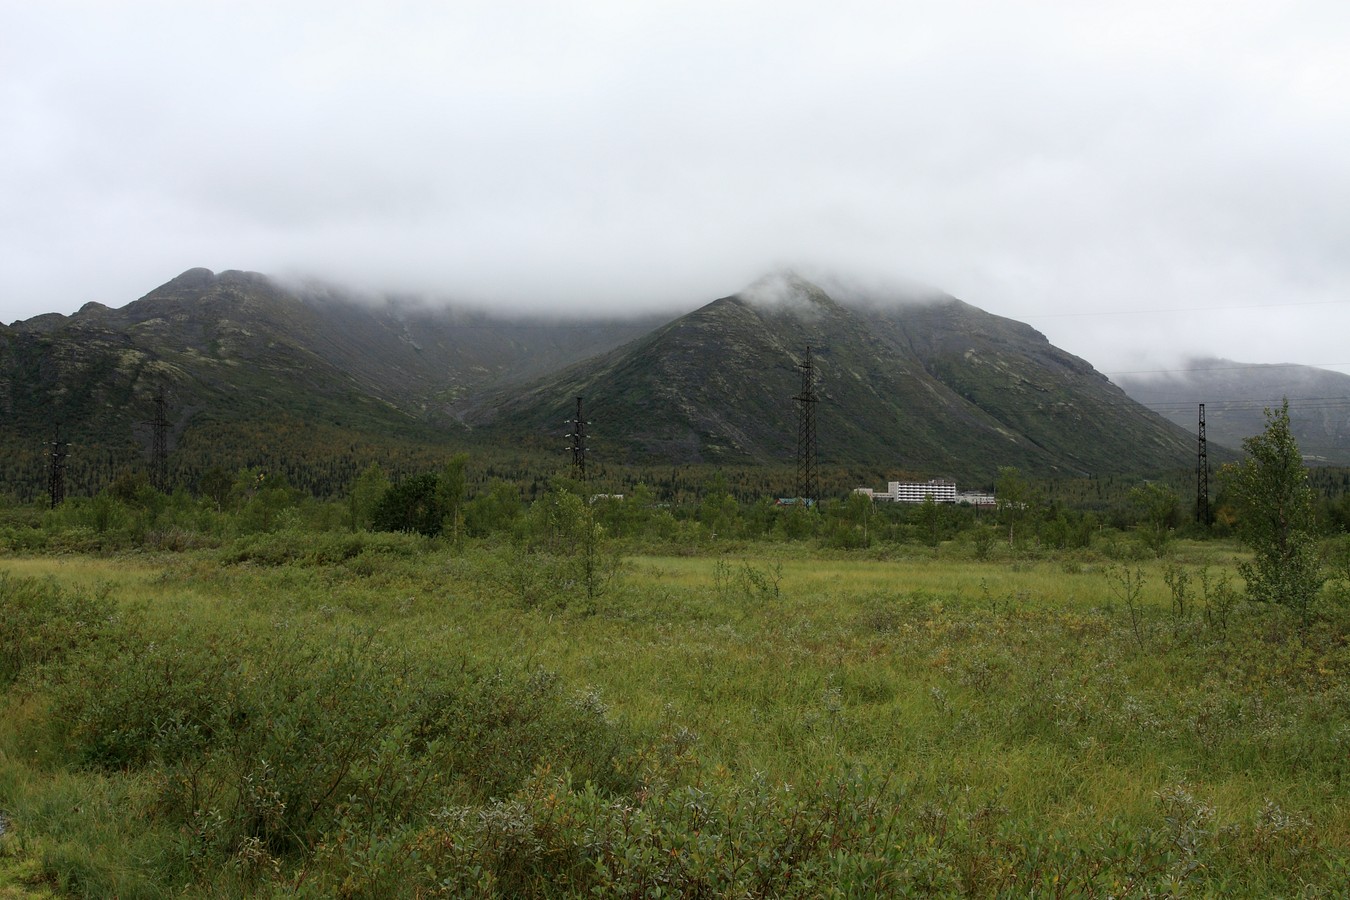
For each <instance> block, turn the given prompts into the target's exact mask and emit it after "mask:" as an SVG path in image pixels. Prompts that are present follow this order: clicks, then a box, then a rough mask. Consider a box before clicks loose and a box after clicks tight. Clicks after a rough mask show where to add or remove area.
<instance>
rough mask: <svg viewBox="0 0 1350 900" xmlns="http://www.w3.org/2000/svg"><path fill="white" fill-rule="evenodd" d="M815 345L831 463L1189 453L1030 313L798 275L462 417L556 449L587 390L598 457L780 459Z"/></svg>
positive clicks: (1155, 463)
mask: <svg viewBox="0 0 1350 900" xmlns="http://www.w3.org/2000/svg"><path fill="white" fill-rule="evenodd" d="M832 291H833V294H832ZM835 295H838V296H835ZM840 298H843V299H840ZM808 345H809V346H811V347H812V348H813V354H814V363H815V368H816V370H817V374H818V378H817V381H818V393H819V403H818V404H817V407H816V419H817V433H818V439H819V456H820V460H821V462H822V463H823V464H852V463H863V462H866V463H870V464H873V465H882V466H886V467H889V468H891V469H892V470H896V469H904V470H909V471H912V472H915V473H919V474H929V475H950V476H954V477H960V478H962V479H967V480H974V481H980V482H986V481H992V479H993V476H994V474H995V473H996V472H997V470H998V468H999V467H1000V466H1008V465H1011V466H1017V467H1019V468H1022V469H1023V470H1025V471H1029V472H1035V473H1038V474H1053V473H1058V474H1066V475H1068V474H1072V475H1082V474H1106V473H1127V472H1149V471H1158V470H1162V469H1173V468H1177V467H1184V466H1186V465H1188V464H1189V461H1190V455H1191V454H1192V452H1193V446H1192V440H1191V437H1190V436H1189V435H1188V434H1187V433H1186V432H1185V431H1184V430H1182V429H1179V428H1177V427H1176V426H1174V425H1172V424H1171V423H1169V422H1167V421H1166V420H1164V419H1162V418H1161V417H1160V416H1158V415H1156V414H1154V413H1152V412H1150V411H1148V410H1147V409H1145V408H1143V407H1142V406H1140V405H1139V404H1137V403H1135V402H1134V401H1132V400H1130V399H1129V398H1128V397H1127V396H1125V394H1124V393H1122V392H1121V391H1120V390H1119V389H1118V388H1116V387H1115V386H1114V385H1112V384H1111V383H1110V382H1109V381H1108V380H1107V379H1106V378H1105V377H1104V376H1102V375H1101V374H1099V373H1098V372H1096V371H1095V370H1094V369H1093V368H1092V367H1091V366H1090V365H1089V364H1088V363H1086V362H1084V361H1083V360H1081V359H1078V358H1077V357H1074V356H1072V355H1070V354H1068V353H1065V352H1064V351H1062V350H1059V349H1057V348H1055V347H1053V346H1051V345H1050V343H1049V342H1048V341H1047V340H1046V339H1045V337H1044V336H1043V335H1041V334H1040V333H1039V332H1037V331H1035V330H1034V329H1032V328H1030V327H1029V326H1027V325H1024V324H1022V323H1019V322H1014V321H1012V320H1009V319H1004V318H1001V317H998V316H994V315H990V314H989V313H986V312H983V311H982V310H979V309H977V308H976V307H973V306H970V305H969V304H966V303H963V302H961V301H959V300H956V299H954V298H951V297H945V296H944V297H937V298H924V299H919V300H916V299H914V298H911V297H896V296H891V295H884V294H882V295H877V294H869V293H866V292H863V293H859V292H858V291H856V290H852V289H837V288H832V289H831V290H826V289H825V288H823V287H821V286H820V285H817V284H813V283H811V282H808V281H806V280H804V279H802V278H800V277H797V276H794V275H790V274H789V275H785V276H777V277H775V278H773V279H769V280H768V281H767V282H765V283H761V284H760V285H756V286H754V287H752V288H751V289H749V290H747V291H744V292H742V293H741V294H736V295H732V296H728V297H723V298H721V299H719V300H716V301H714V302H712V303H710V304H708V305H706V306H704V307H702V308H700V309H698V310H695V311H694V312H692V313H689V314H688V315H685V316H682V317H681V318H678V319H676V320H674V321H672V322H670V323H668V324H667V325H664V326H662V327H660V328H658V329H656V330H655V331H653V332H652V333H651V334H648V335H646V336H644V337H641V338H639V339H637V340H636V341H633V342H632V343H629V344H626V345H624V346H622V347H619V348H617V349H615V350H612V351H610V352H608V353H605V354H603V355H601V356H598V357H596V358H594V359H591V360H587V361H584V362H581V363H578V364H576V365H574V366H571V367H569V368H567V369H565V370H563V371H561V372H559V373H556V374H553V375H550V376H549V377H547V378H545V379H540V380H538V381H535V382H534V383H532V384H528V385H525V386H523V387H519V388H515V389H513V390H511V391H497V392H494V393H493V394H491V395H488V396H487V397H486V398H485V399H484V400H483V401H482V402H480V403H478V404H476V405H475V406H474V407H473V408H471V409H470V410H469V411H468V413H467V415H466V421H468V422H470V423H471V424H474V425H475V426H477V427H479V428H482V429H487V430H492V431H495V432H496V433H498V434H501V435H502V436H503V437H506V436H514V437H516V438H517V439H528V438H530V437H531V436H533V437H535V438H536V439H537V438H538V437H539V436H540V435H544V434H548V435H550V438H551V439H552V441H553V443H558V439H557V437H556V436H557V435H559V434H561V433H562V432H563V431H565V430H566V429H565V428H563V427H562V423H563V422H564V421H566V419H567V418H568V417H569V416H570V415H572V413H573V410H574V409H575V406H574V404H575V398H576V397H578V396H580V397H584V398H585V403H586V417H587V419H589V420H590V421H591V423H592V424H591V426H590V431H591V435H592V441H591V443H592V445H593V446H594V447H595V448H597V449H598V450H600V452H601V453H602V454H608V455H611V456H618V457H620V458H623V459H625V460H626V461H630V462H650V461H655V460H678V461H684V462H708V463H727V464H732V463H736V464H744V463H770V462H772V463H790V462H791V461H792V460H793V458H794V452H795V447H796V434H797V430H796V423H795V415H796V413H795V410H794V404H793V402H792V400H791V398H792V397H793V396H795V395H796V394H798V393H799V391H800V390H801V380H800V370H799V369H798V368H797V364H798V363H799V362H800V361H801V360H802V358H803V353H804V350H805V348H806V347H807V346H808Z"/></svg>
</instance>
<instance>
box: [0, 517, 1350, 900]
mask: <svg viewBox="0 0 1350 900" xmlns="http://www.w3.org/2000/svg"><path fill="white" fill-rule="evenodd" d="M268 540H269V541H270V542H271V545H270V546H269V547H267V548H260V547H259V546H257V542H255V543H254V544H247V543H246V542H243V543H241V542H236V544H234V545H227V546H225V547H223V548H221V549H214V550H194V551H190V552H184V553H177V554H162V555H152V554H128V555H125V556H117V557H89V556H75V555H72V556H40V557H28V558H25V557H10V558H0V576H3V578H2V580H0V593H2V594H3V596H2V597H0V601H3V602H4V604H5V607H4V608H5V609H6V617H7V619H8V620H9V621H8V623H7V624H5V625H3V626H0V638H3V639H4V643H3V644H0V652H2V653H4V654H5V658H4V659H3V660H0V662H2V663H3V664H4V668H3V673H4V674H5V680H3V681H0V687H4V688H5V691H6V693H5V694H4V696H3V698H2V699H0V703H3V715H0V815H3V816H4V817H5V818H4V821H5V823H6V831H5V834H4V835H3V837H0V873H11V872H18V873H21V874H20V875H10V874H5V875H4V876H3V877H6V878H10V879H11V881H12V882H15V884H14V885H13V886H10V887H5V888H0V890H9V891H11V892H14V891H18V890H20V886H19V883H27V884H28V885H29V887H28V888H27V889H31V890H34V891H36V890H38V889H46V888H59V889H60V890H62V891H65V892H70V893H74V894H77V895H85V896H110V895H117V896H121V897H133V896H145V897H158V896H170V895H174V896H179V895H183V894H185V893H186V894H188V895H193V896H231V897H232V896H259V895H271V894H276V893H280V894H296V895H301V896H304V895H312V896H334V895H338V896H372V897H373V896H391V895H402V896H494V895H500V896H516V895H542V896H549V895H559V896H562V895H577V894H585V893H595V894H599V895H606V896H609V895H614V896H828V895H838V896H876V895H890V896H961V895H966V896H1028V895H1035V896H1098V897H1107V896H1114V897H1124V896H1139V897H1142V896H1159V895H1164V896H1167V895H1171V896H1212V895H1223V896H1253V897H1256V896H1303V897H1314V896H1328V897H1330V896H1343V892H1344V889H1345V885H1346V884H1347V883H1350V803H1347V799H1348V798H1347V793H1348V792H1347V786H1346V784H1345V781H1344V779H1345V776H1346V772H1347V768H1348V767H1350V647H1347V641H1346V636H1347V634H1350V618H1347V616H1346V614H1345V611H1344V610H1343V609H1341V608H1340V607H1338V606H1336V605H1335V604H1332V603H1327V604H1324V605H1323V607H1322V609H1321V614H1320V615H1319V616H1318V617H1317V618H1316V619H1315V621H1314V622H1313V624H1312V625H1311V626H1310V627H1307V628H1304V627H1301V624H1300V622H1298V621H1297V620H1296V619H1295V617H1293V616H1292V615H1291V614H1289V613H1287V611H1285V610H1283V609H1280V608H1276V607H1272V606H1270V605H1265V604H1250V603H1246V602H1244V601H1242V600H1241V599H1240V593H1239V589H1240V585H1239V584H1238V583H1237V581H1236V576H1235V575H1233V574H1232V572H1233V557H1234V554H1235V553H1236V550H1235V548H1234V547H1231V546H1227V545H1224V544H1219V543H1194V544H1193V543H1186V542H1181V543H1178V544H1176V545H1175V546H1174V547H1173V548H1172V550H1171V554H1170V555H1169V557H1168V558H1167V559H1166V560H1164V561H1152V560H1150V561H1128V562H1117V561H1112V560H1111V559H1109V558H1107V557H1106V556H1104V555H1100V554H1097V553H1094V552H1092V551H1077V552H1066V553H1063V554H1058V555H1052V554H1036V553H1024V554H1019V555H1017V556H1008V557H1003V558H993V559H989V560H983V561H981V560H977V559H974V558H972V557H971V556H970V555H969V554H966V553H963V552H958V550H957V549H954V548H951V547H944V548H942V550H941V551H940V552H936V553H935V552H929V551H927V550H918V549H915V550H912V551H910V553H909V555H905V553H903V552H902V551H899V550H897V551H896V554H895V555H894V556H892V557H891V558H885V559H882V558H865V557H864V556H863V555H855V556H848V555H846V554H841V553H834V554H830V553H826V552H823V551H812V550H806V549H803V548H804V547H805V545H800V546H794V545H762V546H761V545H754V544H744V545H737V546H736V547H735V548H734V549H733V550H731V551H730V552H705V553H704V554H702V555H695V556H655V555H628V556H625V557H624V558H623V560H622V564H621V566H619V568H618V569H617V571H615V572H613V573H612V577H609V576H608V575H607V578H606V580H605V581H604V582H603V584H602V585H601V589H599V590H595V591H593V592H592V593H591V595H590V596H588V595H587V593H586V592H585V591H584V590H582V587H581V586H580V585H579V584H577V583H574V582H569V581H567V580H566V579H563V580H559V581H553V582H548V587H547V590H544V589H537V590H536V589H531V590H528V591H527V590H525V589H524V588H523V587H522V586H521V585H522V584H523V581H522V580H521V579H522V578H523V577H524V576H523V575H522V574H521V572H520V571H519V569H520V568H521V566H522V565H524V562H523V561H522V559H521V558H519V557H513V556H512V555H511V554H510V553H508V552H506V551H504V550H503V549H502V548H497V547H493V546H468V547H462V548H449V547H447V546H445V545H444V544H442V543H438V542H434V541H430V540H426V539H419V538H413V537H407V536H402V535H393V536H383V537H380V538H379V539H374V538H371V539H369V540H362V541H356V542H355V543H349V544H347V545H343V546H342V547H339V548H337V549H336V550H333V551H332V552H326V551H324V550H323V549H322V548H320V549H318V550H315V549H313V548H310V547H309V545H308V544H307V543H306V541H305V539H304V538H302V537H299V536H287V535H280V536H274V537H269V538H268ZM330 549H331V548H330ZM264 551H265V552H264ZM997 556H998V554H995V557H997ZM1179 573H1180V575H1179ZM538 574H539V573H538V572H535V573H534V575H535V576H538ZM532 577H533V576H532ZM539 577H542V576H539ZM1178 577H1181V578H1184V579H1187V580H1186V581H1185V583H1184V584H1180V583H1179V582H1178ZM1169 581H1170V582H1171V583H1170V585H1169ZM531 583H532V584H535V585H536V586H537V585H538V584H542V583H544V582H542V581H538V580H536V581H535V582H531ZM1179 584H1180V588H1179V587H1178V585H1179ZM38 628H41V629H43V632H42V633H43V634H44V635H47V636H48V639H46V640H45V641H44V642H43V643H41V644H40V645H39V644H38V643H37V642H35V641H33V640H31V639H29V638H27V637H25V635H32V634H35V633H36V632H35V631H34V629H38ZM14 895H15V896H24V894H21V893H15V894H14ZM0 896H3V894H0Z"/></svg>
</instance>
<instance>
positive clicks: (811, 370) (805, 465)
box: [792, 344, 820, 503]
mask: <svg viewBox="0 0 1350 900" xmlns="http://www.w3.org/2000/svg"><path fill="white" fill-rule="evenodd" d="M797 368H798V369H801V372H802V390H801V393H799V394H798V395H797V396H795V397H793V398H792V399H793V400H794V401H796V403H797V496H798V497H799V498H800V499H802V500H806V501H809V502H811V503H815V502H816V501H817V500H818V499H820V498H819V497H817V496H816V403H817V402H818V401H819V398H818V397H817V396H816V369H815V365H814V364H813V362H812V360H811V346H810V345H809V344H808V345H807V347H806V355H805V356H804V357H803V358H802V361H801V362H799V363H798V364H797Z"/></svg>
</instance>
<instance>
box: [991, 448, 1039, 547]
mask: <svg viewBox="0 0 1350 900" xmlns="http://www.w3.org/2000/svg"><path fill="white" fill-rule="evenodd" d="M994 498H995V500H994V502H995V504H996V508H997V510H998V518H999V521H1000V522H1002V523H1003V525H1004V527H1006V528H1007V529H1008V546H1010V547H1011V546H1013V545H1014V544H1016V543H1017V542H1018V540H1020V539H1022V538H1021V532H1020V530H1019V527H1018V526H1020V525H1021V523H1022V522H1023V521H1024V520H1025V519H1026V518H1027V516H1028V515H1030V512H1031V485H1029V484H1028V483H1027V481H1026V479H1025V478H1023V477H1022V473H1021V472H1019V471H1017V469H1016V468H1015V467H1013V466H1001V467H1000V468H999V470H998V481H996V482H995V483H994Z"/></svg>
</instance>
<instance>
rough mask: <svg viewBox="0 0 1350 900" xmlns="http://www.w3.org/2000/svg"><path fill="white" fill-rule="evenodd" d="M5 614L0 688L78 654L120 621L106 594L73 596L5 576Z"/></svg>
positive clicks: (1, 617)
mask: <svg viewBox="0 0 1350 900" xmlns="http://www.w3.org/2000/svg"><path fill="white" fill-rule="evenodd" d="M0 611H2V612H3V614H0V687H3V686H5V685H8V684H9V683H10V682H12V681H14V680H15V679H16V678H18V677H19V676H20V675H21V674H23V673H24V672H25V671H28V670H30V669H32V668H33V667H35V666H42V665H48V664H52V663H59V662H61V661H63V660H65V659H67V658H68V657H69V656H71V655H72V654H75V653H78V652H79V651H81V650H83V649H84V648H85V647H87V646H88V645H90V644H92V643H94V642H96V641H98V640H99V639H100V638H102V637H104V636H106V635H107V634H108V632H109V630H110V629H111V627H112V624H113V623H114V622H115V621H116V618H117V617H116V606H115V605H114V603H113V602H112V601H111V600H109V599H108V595H107V591H106V590H99V591H95V592H93V593H90V592H86V591H71V590H67V589H66V588H63V587H61V586H60V585H58V584H56V583H54V582H46V581H39V580H36V579H32V578H15V577H12V576H10V575H8V574H5V573H3V572H0Z"/></svg>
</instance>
